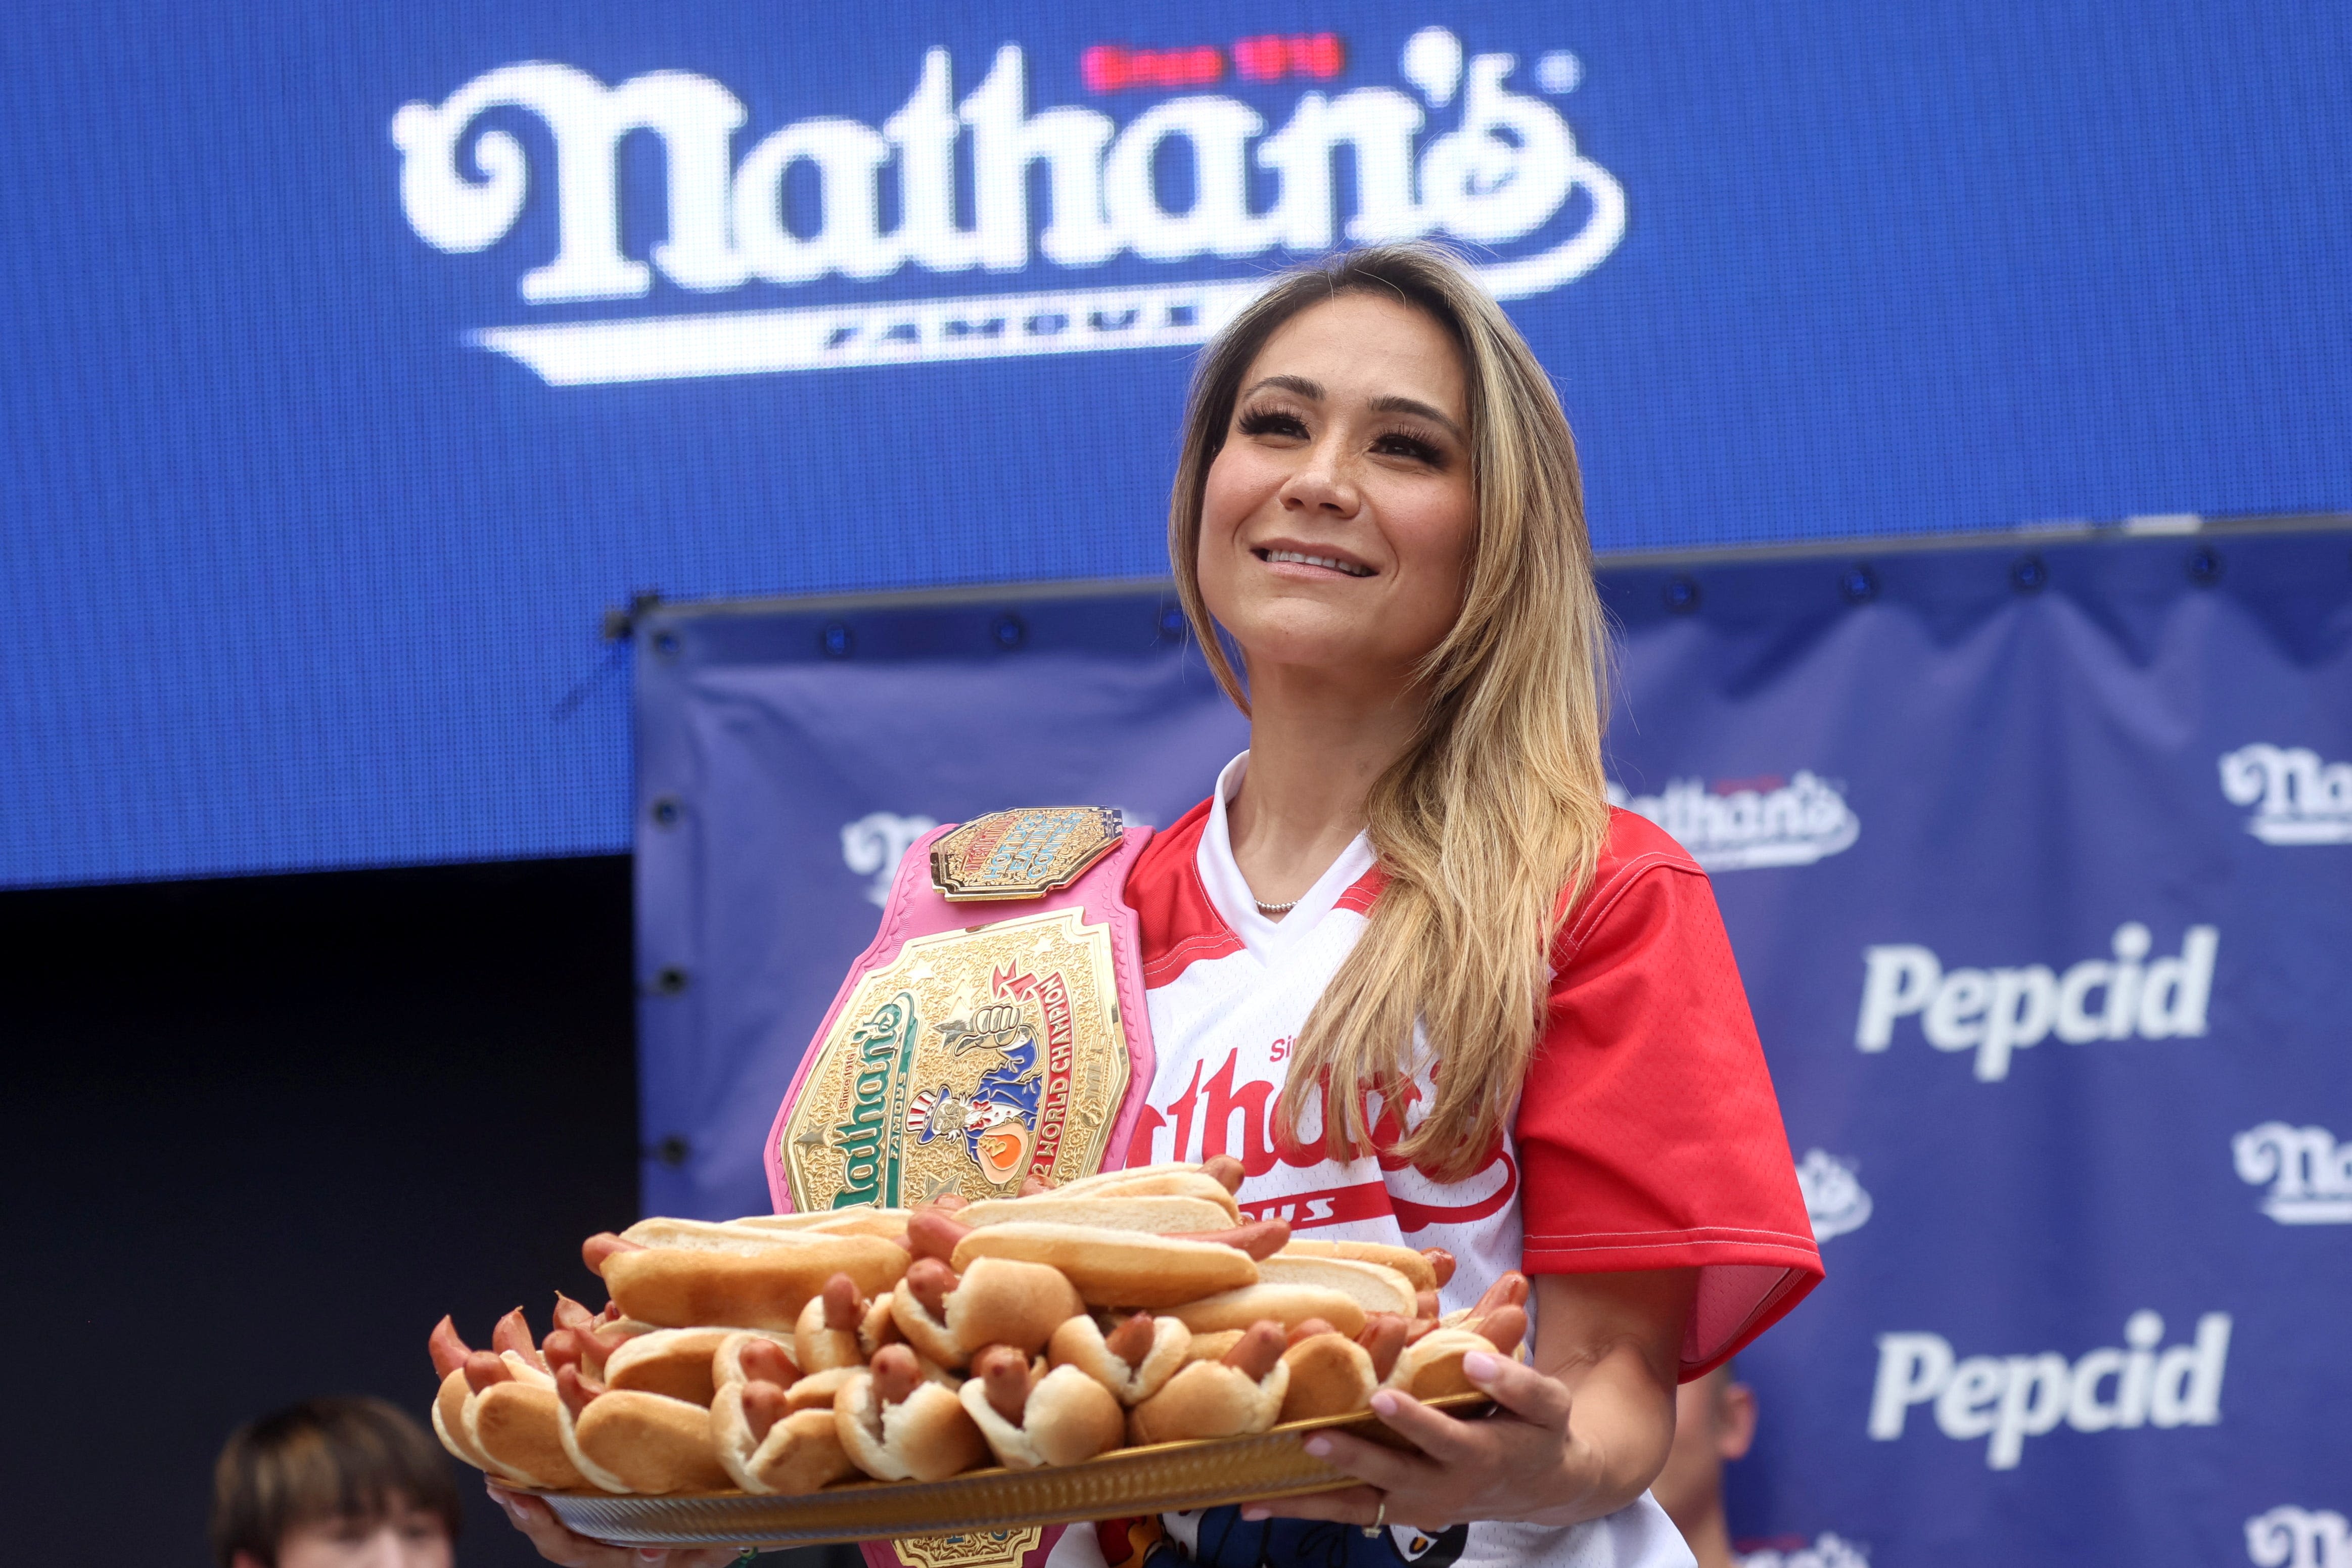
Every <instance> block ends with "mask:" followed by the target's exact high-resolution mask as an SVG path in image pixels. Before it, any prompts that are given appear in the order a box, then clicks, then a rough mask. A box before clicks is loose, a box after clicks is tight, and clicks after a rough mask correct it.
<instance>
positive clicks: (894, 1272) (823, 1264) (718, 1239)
mask: <svg viewBox="0 0 2352 1568" xmlns="http://www.w3.org/2000/svg"><path fill="white" fill-rule="evenodd" d="M666 1223H667V1227H668V1228H666V1229H664V1230H662V1231H659V1232H654V1233H651V1234H662V1235H667V1236H669V1237H672V1238H673V1239H678V1240H682V1241H690V1242H691V1243H692V1245H679V1246H667V1245H666V1246H661V1247H636V1248H634V1249H632V1248H629V1247H619V1248H615V1249H613V1250H609V1251H607V1252H606V1253H605V1254H604V1258H603V1272H604V1283H605V1285H606V1286H607V1287H608V1288H610V1289H611V1290H612V1292H613V1300H614V1301H615V1302H617V1303H618V1304H619V1305H620V1307H621V1310H623V1311H624V1312H625V1313H627V1314H628V1316H630V1317H631V1318H635V1319H636V1320H638V1321H642V1322H646V1323H651V1324H653V1325H654V1326H655V1327H656V1328H666V1329H687V1328H699V1327H705V1326H712V1325H725V1326H727V1327H730V1328H742V1329H778V1330H783V1331H791V1330H793V1328H794V1327H795V1326H796V1324H797V1323H798V1321H799V1319H800V1314H801V1309H802V1308H803V1307H804V1306H806V1305H807V1304H808V1301H809V1299H810V1298H811V1297H813V1296H815V1295H817V1294H818V1293H819V1292H820V1291H821V1290H823V1289H824V1282H825V1281H826V1280H827V1279H831V1278H832V1277H833V1276H834V1275H835V1274H846V1275H848V1276H849V1277H850V1279H852V1280H853V1281H855V1282H856V1285H857V1287H858V1289H860V1290H862V1291H876V1290H881V1289H887V1287H889V1286H890V1285H892V1284H894V1283H896V1282H897V1281H898V1278H899V1276H901V1275H903V1274H904V1273H906V1271H907V1263H908V1257H907V1253H906V1251H905V1249H904V1248H902V1247H898V1245H897V1244H896V1243H894V1242H891V1241H887V1240H885V1239H883V1238H882V1237H873V1236H829V1235H812V1234H807V1233H802V1234H797V1235H795V1234H792V1233H783V1232H779V1233H762V1232H760V1231H756V1230H751V1229H748V1228H746V1227H732V1228H731V1229H730V1227H728V1226H707V1227H705V1228H703V1229H702V1230H700V1231H693V1230H688V1229H680V1228H677V1227H681V1226H686V1225H687V1222H685V1221H669V1222H666ZM651 1224H652V1222H650V1221H648V1222H646V1225H647V1226H650V1225H651ZM633 1228H638V1227H633ZM746 1237H749V1238H750V1239H748V1240H747V1239H745V1238H746ZM615 1239H616V1240H620V1241H622V1242H626V1241H627V1239H628V1238H627V1237H618V1238H615ZM591 1246H592V1247H593V1242H592V1243H591Z"/></svg>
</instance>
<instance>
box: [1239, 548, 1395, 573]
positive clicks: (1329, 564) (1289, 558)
mask: <svg viewBox="0 0 2352 1568" xmlns="http://www.w3.org/2000/svg"><path fill="white" fill-rule="evenodd" d="M1256 553H1257V558H1258V559H1259V560H1261V561H1263V562H1265V563H1266V564H1268V565H1270V566H1319V567H1321V568H1322V569H1323V570H1324V571H1327V572H1336V573H1338V574H1339V575H1341V576H1343V577H1370V576H1371V575H1372V569H1371V568H1370V567H1369V566H1366V565H1363V564H1361V563H1358V562H1354V561H1349V560H1345V559H1343V558H1342V557H1340V556H1337V555H1317V554H1313V553H1310V552H1307V551H1304V550H1260V551H1258V552H1256Z"/></svg>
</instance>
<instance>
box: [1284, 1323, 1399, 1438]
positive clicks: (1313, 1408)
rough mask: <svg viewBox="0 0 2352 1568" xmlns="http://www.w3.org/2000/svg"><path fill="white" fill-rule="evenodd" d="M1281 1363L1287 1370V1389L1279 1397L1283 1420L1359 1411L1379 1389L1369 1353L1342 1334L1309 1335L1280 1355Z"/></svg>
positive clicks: (1308, 1418)
mask: <svg viewBox="0 0 2352 1568" xmlns="http://www.w3.org/2000/svg"><path fill="white" fill-rule="evenodd" d="M1282 1360H1283V1364H1285V1365H1286V1366H1287V1367H1289V1368H1290V1386H1289V1388H1288V1389H1287V1391H1286V1392H1285V1393H1284V1394H1283V1396H1282V1415H1281V1419H1283V1420H1285V1421H1308V1420H1312V1419H1314V1418H1315V1417H1317V1416H1320V1415H1349V1414H1350V1413H1351V1412H1354V1411H1358V1410H1361V1409H1363V1408H1364V1407H1365V1406H1366V1405H1370V1403H1371V1398H1372V1391H1373V1390H1374V1389H1376V1388H1378V1387H1379V1386H1380V1380H1379V1379H1377V1378H1375V1377H1374V1376H1373V1375H1372V1358H1371V1355H1370V1352H1367V1351H1366V1350H1365V1349H1364V1347H1363V1346H1361V1345H1360V1344H1358V1343H1356V1342H1355V1341H1353V1340H1351V1339H1349V1338H1348V1336H1347V1335H1345V1334H1341V1333H1336V1332H1335V1333H1328V1334H1309V1335H1307V1338H1305V1339H1303V1340H1301V1341H1299V1342H1297V1344H1295V1345H1292V1346H1291V1347H1290V1348H1289V1349H1288V1350H1286V1351H1285V1352H1282Z"/></svg>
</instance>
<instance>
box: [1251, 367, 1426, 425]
mask: <svg viewBox="0 0 2352 1568" xmlns="http://www.w3.org/2000/svg"><path fill="white" fill-rule="evenodd" d="M1267 387H1273V388H1274V389H1276V391H1279V392H1289V393H1295V394H1297V395H1298V396H1300V397H1303V398H1305V399H1307V402H1309V403H1320V402H1322V401H1323V384H1322V383H1321V382H1319V381H1309V380H1307V377H1305V376H1303V375H1269V376H1267V377H1265V379H1264V380H1262V381H1255V382H1252V383H1251V384H1249V385H1248V386H1246V387H1244V388H1243V389H1242V397H1244V398H1246V397H1250V396H1253V395H1255V394H1257V393H1260V392H1263V391H1265V389H1266V388H1267ZM1368 406H1369V407H1370V409H1371V411H1372V412H1373V413H1375V414H1412V415H1415V416H1419V417H1421V418H1423V419H1426V420H1428V421H1430V422H1431V423H1432V424H1435V425H1443V426H1445V428H1446V429H1448V430H1450V431H1452V432H1453V433H1454V439H1455V440H1457V441H1459V440H1464V439H1466V437H1464V436H1463V434H1462V426H1460V425H1459V424H1457V423H1455V422H1454V420H1453V419H1451V418H1448V417H1447V416H1446V415H1445V414H1444V411H1443V410H1440V409H1437V408H1434V407H1432V406H1431V405H1428V404H1426V403H1423V402H1422V401H1421V399H1419V398H1417V397H1403V396H1400V395H1397V394H1395V393H1391V394H1389V395H1387V396H1384V397H1375V398H1373V399H1372V400H1371V402H1370V405H1368Z"/></svg>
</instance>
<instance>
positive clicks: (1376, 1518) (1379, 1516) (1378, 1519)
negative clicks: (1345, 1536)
mask: <svg viewBox="0 0 2352 1568" xmlns="http://www.w3.org/2000/svg"><path fill="white" fill-rule="evenodd" d="M1388 1522H1389V1494H1388V1493H1386V1492H1382V1493H1381V1506H1380V1511H1379V1512H1377V1513H1375V1514H1373V1515H1372V1522H1371V1523H1370V1524H1368V1525H1366V1526H1364V1539H1365V1540H1367V1541H1378V1540H1379V1539H1380V1536H1381V1531H1383V1530H1385V1529H1387V1528H1388Z"/></svg>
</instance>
